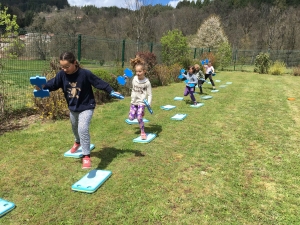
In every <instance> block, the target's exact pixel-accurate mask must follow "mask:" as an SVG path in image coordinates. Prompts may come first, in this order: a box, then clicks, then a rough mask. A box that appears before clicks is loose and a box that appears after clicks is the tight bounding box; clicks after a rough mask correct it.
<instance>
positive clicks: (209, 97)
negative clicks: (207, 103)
mask: <svg viewBox="0 0 300 225" xmlns="http://www.w3.org/2000/svg"><path fill="white" fill-rule="evenodd" d="M201 98H202V99H204V100H207V99H211V98H212V96H210V95H205V96H201Z"/></svg>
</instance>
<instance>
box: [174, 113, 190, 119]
mask: <svg viewBox="0 0 300 225" xmlns="http://www.w3.org/2000/svg"><path fill="white" fill-rule="evenodd" d="M186 116H187V114H180V113H177V114H175V115H174V116H172V117H171V120H184V119H185V118H186Z"/></svg>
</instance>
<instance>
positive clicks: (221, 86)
mask: <svg viewBox="0 0 300 225" xmlns="http://www.w3.org/2000/svg"><path fill="white" fill-rule="evenodd" d="M219 87H220V88H224V87H227V85H224V84H223V85H220V86H219Z"/></svg>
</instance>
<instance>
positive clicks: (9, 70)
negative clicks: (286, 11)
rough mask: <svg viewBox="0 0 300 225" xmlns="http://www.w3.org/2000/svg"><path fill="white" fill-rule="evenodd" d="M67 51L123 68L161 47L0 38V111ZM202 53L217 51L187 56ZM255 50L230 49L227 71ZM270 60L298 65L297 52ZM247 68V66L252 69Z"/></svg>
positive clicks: (17, 102)
mask: <svg viewBox="0 0 300 225" xmlns="http://www.w3.org/2000/svg"><path fill="white" fill-rule="evenodd" d="M64 51H71V52H73V53H75V55H77V58H78V59H79V61H80V62H81V63H83V64H84V65H85V64H95V65H97V67H98V66H99V67H110V68H112V67H127V66H129V61H130V59H131V58H134V57H135V54H136V53H137V52H152V53H154V54H155V55H156V58H157V62H158V63H162V57H161V52H162V46H161V45H160V44H159V43H148V42H147V43H143V42H136V41H132V40H123V39H122V40H113V39H103V38H99V37H95V36H86V35H70V34H68V35H67V34H66V35H54V34H45V33H27V34H26V35H21V36H19V37H11V38H3V37H1V38H0V112H1V113H2V114H3V113H4V112H5V111H6V110H8V109H9V110H14V109H21V108H24V107H26V104H27V100H26V99H28V97H27V96H28V95H30V94H32V87H31V85H30V84H29V78H30V77H31V76H35V75H41V74H43V73H44V71H46V70H47V69H49V68H50V67H49V63H50V60H51V59H52V58H57V57H58V56H59V55H60V54H61V52H64ZM205 52H213V53H216V52H217V51H216V50H214V49H206V48H193V49H191V51H190V58H192V59H199V60H202V59H201V57H202V55H203V53H205ZM260 52H262V51H259V50H233V51H232V62H231V65H230V66H229V67H228V68H227V69H229V70H243V67H246V66H252V67H253V66H254V62H255V57H256V56H257V55H258V54H259V53H260ZM265 52H268V53H269V54H270V58H271V60H273V61H276V60H279V61H282V62H284V63H285V64H286V65H287V66H288V67H293V66H298V65H299V64H300V54H299V51H283V50H278V51H265ZM252 67H251V68H252Z"/></svg>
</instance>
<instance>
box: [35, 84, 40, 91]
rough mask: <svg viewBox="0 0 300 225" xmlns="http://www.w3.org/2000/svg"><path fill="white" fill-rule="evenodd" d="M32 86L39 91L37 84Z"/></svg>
mask: <svg viewBox="0 0 300 225" xmlns="http://www.w3.org/2000/svg"><path fill="white" fill-rule="evenodd" d="M33 87H34V89H35V90H37V91H40V90H41V89H40V87H39V86H37V85H34V86H33Z"/></svg>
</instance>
